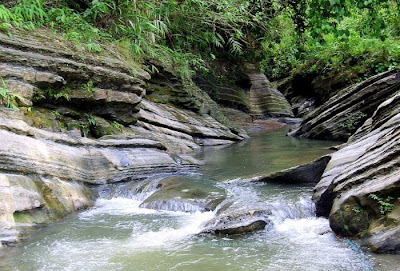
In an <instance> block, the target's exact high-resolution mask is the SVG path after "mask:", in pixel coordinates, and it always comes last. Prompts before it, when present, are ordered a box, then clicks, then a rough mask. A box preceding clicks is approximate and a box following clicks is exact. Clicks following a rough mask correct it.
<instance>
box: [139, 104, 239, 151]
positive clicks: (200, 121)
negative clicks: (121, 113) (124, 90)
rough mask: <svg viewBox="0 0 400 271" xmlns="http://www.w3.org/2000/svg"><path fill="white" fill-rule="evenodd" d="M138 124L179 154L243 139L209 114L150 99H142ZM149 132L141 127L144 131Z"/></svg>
mask: <svg viewBox="0 0 400 271" xmlns="http://www.w3.org/2000/svg"><path fill="white" fill-rule="evenodd" d="M138 125H139V126H141V127H143V128H145V129H146V131H151V135H149V136H151V137H152V138H154V139H156V140H158V141H160V142H163V143H164V144H165V146H166V147H167V149H168V150H169V151H171V152H175V153H187V152H191V151H193V150H196V149H199V148H200V147H201V146H210V145H211V146H213V145H221V144H222V145H223V144H232V143H234V142H237V141H240V140H242V139H243V137H240V136H239V135H237V134H235V133H233V131H232V130H231V129H229V128H228V127H226V126H224V125H222V124H221V123H219V122H217V121H216V120H215V119H213V118H212V117H211V116H209V115H202V116H200V115H198V114H196V113H194V112H192V111H189V110H184V109H177V108H174V107H172V106H170V105H166V104H156V103H153V102H150V101H146V100H143V101H142V108H141V110H140V112H139V122H138ZM133 129H134V131H135V133H137V132H139V130H138V129H137V128H136V127H133ZM146 131H144V130H141V132H142V133H146ZM147 133H148V132H147Z"/></svg>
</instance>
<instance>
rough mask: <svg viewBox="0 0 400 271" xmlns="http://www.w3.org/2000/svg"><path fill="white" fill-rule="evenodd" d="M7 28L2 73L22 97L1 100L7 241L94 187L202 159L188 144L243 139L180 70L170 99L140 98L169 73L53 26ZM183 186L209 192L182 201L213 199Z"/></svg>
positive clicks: (1, 196) (1, 190)
mask: <svg viewBox="0 0 400 271" xmlns="http://www.w3.org/2000/svg"><path fill="white" fill-rule="evenodd" d="M10 31H12V35H6V34H4V33H0V77H2V78H3V79H4V82H5V84H6V85H7V87H9V88H10V90H11V91H12V92H13V93H14V94H17V95H19V96H20V98H17V99H16V102H18V105H19V106H21V107H20V110H19V111H18V110H11V109H8V108H5V107H0V138H1V144H0V205H2V206H1V207H0V223H2V224H1V226H0V236H3V235H4V238H3V237H1V240H2V242H3V243H12V242H16V241H18V239H19V238H20V234H21V232H23V231H26V230H29V229H32V227H35V226H36V225H38V224H41V223H48V222H51V221H54V220H56V219H59V218H61V217H63V216H65V215H66V214H68V213H71V212H74V211H76V210H77V209H80V208H85V207H87V206H90V205H91V204H92V198H91V196H88V194H87V193H86V192H87V191H88V190H87V189H88V188H87V187H91V188H93V187H96V186H99V185H102V184H111V183H117V182H125V181H138V180H143V179H146V178H148V177H149V176H150V175H154V174H161V173H163V174H164V173H177V172H180V171H185V172H188V171H189V172H190V171H192V170H194V169H195V168H197V166H198V164H199V163H198V161H196V160H195V159H194V158H193V157H190V155H189V153H190V152H193V151H194V150H197V149H199V148H201V146H202V145H219V144H231V143H233V142H237V141H240V140H242V139H243V136H242V135H243V133H241V131H237V130H235V129H234V128H233V127H231V128H229V127H230V126H229V121H227V120H226V118H224V116H223V114H222V113H221V112H220V111H219V108H218V105H217V104H216V103H215V102H213V101H212V100H211V99H210V97H208V95H207V94H206V93H204V92H203V91H202V90H200V89H199V88H197V87H195V86H186V85H185V84H184V83H183V80H182V79H181V78H180V77H177V76H176V75H174V73H173V72H172V73H171V72H167V73H162V72H161V73H160V74H164V75H166V76H167V77H166V78H165V79H166V80H165V82H164V83H165V84H166V85H167V84H172V85H170V86H168V91H171V92H174V93H173V95H172V96H170V98H169V99H170V100H169V102H168V105H167V104H155V103H152V102H149V101H145V100H143V99H144V97H145V95H146V91H147V90H148V91H149V93H150V94H151V92H155V91H154V90H153V89H152V88H153V86H154V87H157V86H158V87H160V84H163V82H162V80H164V79H162V78H161V79H162V80H161V81H157V80H158V77H157V75H154V77H153V79H151V77H150V75H149V74H148V73H147V72H146V71H144V69H143V68H141V65H139V64H135V62H134V61H133V60H132V59H129V58H128V57H127V56H125V55H124V53H123V52H122V51H123V48H122V49H119V48H116V47H115V46H111V45H110V46H108V47H106V46H104V48H103V49H104V51H103V54H95V53H90V52H87V48H85V46H80V45H73V44H69V43H68V44H67V42H66V41H65V40H64V39H63V38H62V37H61V36H59V35H58V34H55V33H50V32H49V31H48V30H46V29H35V30H34V31H24V30H20V29H14V28H13V29H12V30H10ZM158 94H160V93H158ZM158 94H157V95H158ZM148 98H149V99H151V98H154V96H151V95H150V96H149V97H148ZM172 105H175V106H172ZM178 107H179V108H178ZM138 119H139V121H138ZM216 119H218V120H216ZM221 122H224V123H226V125H224V124H222V123H221ZM32 126H33V127H32ZM228 126H229V127H228ZM239 133H241V136H239V135H238V134H239ZM93 137H95V138H97V139H93ZM3 175H7V176H9V175H10V176H11V175H12V176H13V177H12V179H13V180H15V182H14V183H13V182H11V181H10V179H9V178H8V177H7V178H5V179H4V178H3V179H2V177H1V176H3ZM165 189H167V188H165ZM161 190H162V189H161ZM182 190H185V189H182ZM181 192H182V193H183V194H185V195H186V194H188V195H189V194H190V195H191V196H194V195H195V194H196V193H200V192H201V193H202V194H201V197H199V199H196V201H195V202H189V201H185V200H186V199H185V198H184V197H183V194H182V195H180V196H179V197H180V199H181V200H183V201H184V202H182V204H192V203H193V205H194V204H200V206H201V208H203V209H204V210H209V209H212V208H215V204H216V203H215V199H214V198H213V197H211V196H209V195H208V194H207V193H205V192H204V191H203V190H199V191H197V190H195V191H191V190H190V189H189V192H186V191H181ZM160 193H161V191H160ZM175 195H177V194H175ZM154 197H156V195H154ZM162 197H164V196H161V194H159V198H158V202H161V201H162V200H164V201H162V202H170V199H166V197H164V198H163V199H162V200H161V198H162ZM216 198H218V197H216ZM153 199H154V198H153ZM171 199H172V198H171ZM187 200H189V198H187ZM149 201H150V200H149ZM154 202H155V200H154ZM188 202H189V203H188ZM148 204H150V203H148ZM163 204H164V203H162V204H161V203H160V204H159V203H157V206H160V205H163ZM12 232H13V233H12ZM7 240H8V241H7Z"/></svg>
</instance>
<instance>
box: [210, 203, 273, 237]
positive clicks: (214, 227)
mask: <svg viewBox="0 0 400 271" xmlns="http://www.w3.org/2000/svg"><path fill="white" fill-rule="evenodd" d="M270 215H271V210H269V209H258V208H244V207H243V206H242V205H240V206H238V205H236V204H232V205H231V206H229V207H227V208H226V209H225V208H224V209H223V210H222V211H220V212H217V215H216V217H215V218H213V219H212V220H210V221H208V222H206V223H205V225H204V230H203V232H206V233H216V234H243V233H247V232H253V231H257V230H262V229H264V228H265V226H266V225H268V224H269V223H270V222H271V221H270V220H269V219H268V216H270Z"/></svg>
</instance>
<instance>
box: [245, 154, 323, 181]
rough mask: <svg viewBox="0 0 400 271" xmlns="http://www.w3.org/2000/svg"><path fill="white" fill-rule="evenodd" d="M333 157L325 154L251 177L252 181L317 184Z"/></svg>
mask: <svg viewBox="0 0 400 271" xmlns="http://www.w3.org/2000/svg"><path fill="white" fill-rule="evenodd" d="M330 159H331V157H330V156H329V155H327V156H323V157H321V158H319V159H317V160H315V161H313V162H311V163H309V164H305V165H301V166H297V167H292V168H289V169H286V170H282V171H279V172H274V173H271V174H268V175H266V176H259V177H254V178H252V179H250V180H251V181H252V182H266V183H279V184H309V183H313V184H316V183H318V182H319V181H320V179H321V176H322V174H323V173H324V170H325V167H326V165H327V164H328V162H329V160H330Z"/></svg>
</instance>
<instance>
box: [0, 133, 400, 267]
mask: <svg viewBox="0 0 400 271" xmlns="http://www.w3.org/2000/svg"><path fill="white" fill-rule="evenodd" d="M333 144H334V143H332V142H321V141H310V140H304V139H294V138H289V137H285V136H284V131H280V132H272V133H268V134H263V135H259V136H255V137H254V138H252V139H251V140H248V141H246V142H243V143H241V144H237V145H234V146H230V147H227V148H221V149H207V150H205V151H204V152H202V153H199V154H198V158H199V159H202V160H204V161H205V165H204V166H203V167H202V168H201V169H200V172H199V173H195V174H194V173H192V174H190V175H187V176H177V177H172V176H154V177H152V178H149V180H147V181H144V182H141V183H132V184H130V183H127V184H123V185H119V186H118V187H113V188H109V187H108V188H104V189H103V190H102V191H101V194H102V195H103V197H102V198H100V199H99V200H98V201H97V202H96V205H95V207H93V208H91V209H88V210H86V211H83V212H81V213H78V214H73V215H71V216H69V217H68V218H67V219H65V220H63V221H61V222H58V223H56V224H53V225H51V226H48V227H45V228H43V229H41V230H40V231H38V232H37V233H35V234H33V235H32V236H31V237H30V238H29V239H27V240H25V241H24V242H23V243H22V244H20V245H19V246H17V247H15V248H10V249H8V251H6V254H5V256H4V257H3V258H0V270H157V271H161V270H194V271H196V270H219V271H222V270H383V271H388V270H397V268H398V267H399V266H400V265H399V264H400V261H399V259H398V258H397V256H378V255H372V254H369V253H368V252H365V251H362V250H359V249H357V247H355V246H354V244H352V243H349V242H347V241H346V240H339V239H338V238H336V237H335V235H334V234H333V233H331V231H330V228H329V223H328V220H327V219H324V218H316V217H315V216H314V214H313V205H312V203H311V200H310V198H311V194H312V186H295V185H290V186H285V185H272V184H265V185H260V184H249V183H246V182H242V181H238V179H241V178H246V177H251V176H254V175H258V174H262V173H267V172H271V171H275V170H280V169H284V168H288V167H291V166H295V165H297V164H301V163H304V162H308V161H312V160H313V159H315V158H317V157H319V156H320V155H323V154H324V153H327V152H328V147H329V146H331V145H333ZM171 178H176V179H178V180H180V181H182V182H184V186H185V189H183V190H182V191H186V190H188V191H189V190H190V189H191V186H193V187H195V191H203V190H204V191H206V192H207V193H210V194H212V193H216V194H218V195H220V194H221V191H223V193H224V194H225V195H226V197H227V200H230V201H234V202H235V203H239V204H243V205H246V206H250V207H251V206H255V205H257V206H260V205H268V206H269V208H271V209H272V215H271V217H270V219H271V220H272V223H271V224H270V225H269V226H267V227H266V229H265V230H261V231H258V232H256V233H252V234H245V235H240V236H215V235H212V234H201V231H202V229H203V224H204V222H206V221H208V220H210V219H212V218H213V217H214V216H215V212H211V211H205V210H201V208H199V209H198V210H197V211H196V209H195V208H192V207H190V208H189V210H187V208H188V207H187V205H184V204H183V205H179V204H180V203H179V202H175V203H174V204H170V205H167V206H164V207H165V208H164V209H167V210H163V211H156V210H152V209H146V208H141V207H140V206H139V205H140V204H141V203H142V202H143V201H144V200H145V199H146V198H147V197H149V196H150V195H151V194H152V193H153V192H154V191H156V190H157V187H158V184H160V181H163V180H164V179H171ZM226 180H230V181H226ZM182 191H181V192H182ZM200 194H201V193H200ZM221 204H223V203H221ZM179 206H181V207H179ZM190 206H192V205H190ZM180 208H181V209H180ZM169 210H174V211H169ZM182 211H190V212H182Z"/></svg>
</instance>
